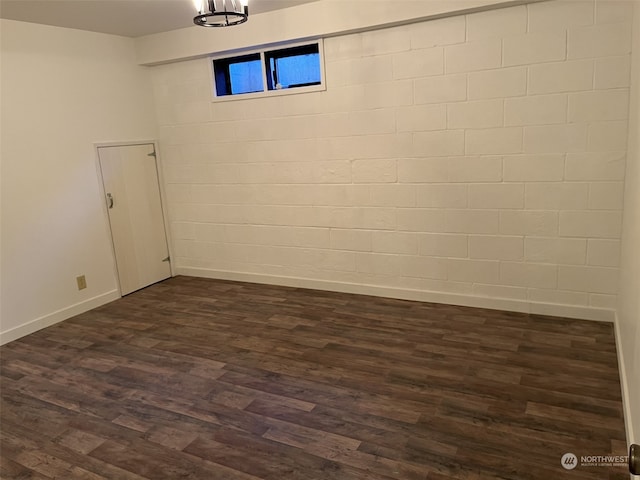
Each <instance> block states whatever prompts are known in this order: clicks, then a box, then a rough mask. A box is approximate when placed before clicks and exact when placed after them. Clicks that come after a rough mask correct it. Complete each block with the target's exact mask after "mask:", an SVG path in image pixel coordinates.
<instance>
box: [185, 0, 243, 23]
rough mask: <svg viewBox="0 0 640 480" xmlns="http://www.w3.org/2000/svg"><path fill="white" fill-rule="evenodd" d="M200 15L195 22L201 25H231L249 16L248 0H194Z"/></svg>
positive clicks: (195, 18) (241, 21)
mask: <svg viewBox="0 0 640 480" xmlns="http://www.w3.org/2000/svg"><path fill="white" fill-rule="evenodd" d="M194 3H195V5H196V9H197V10H198V15H196V16H195V17H194V18H193V23H195V24H196V25H200V26H201V27H231V26H232V25H239V24H241V23H244V22H246V21H247V19H248V18H249V5H248V3H249V1H248V0H194Z"/></svg>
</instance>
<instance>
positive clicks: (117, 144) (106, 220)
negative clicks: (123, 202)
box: [93, 140, 176, 297]
mask: <svg viewBox="0 0 640 480" xmlns="http://www.w3.org/2000/svg"><path fill="white" fill-rule="evenodd" d="M135 145H153V149H154V151H155V152H156V157H155V159H156V171H157V172H158V188H159V189H160V208H161V209H162V220H163V223H164V236H165V238H166V241H167V248H168V250H169V258H170V260H169V269H170V272H171V276H172V277H175V276H176V272H175V266H174V264H173V259H174V258H175V257H174V256H173V242H172V239H171V234H170V229H169V215H168V212H167V205H168V202H167V195H166V189H165V183H164V172H163V169H162V160H161V156H160V150H159V149H158V142H157V141H156V140H136V141H128V142H94V144H93V151H94V161H95V167H96V175H97V176H98V194H99V195H100V198H99V200H100V205H101V209H102V216H103V221H104V226H105V229H106V232H107V234H108V236H109V245H111V263H112V265H113V275H114V278H115V280H116V285H117V286H118V295H119V296H120V297H122V288H121V286H120V277H119V275H118V264H117V262H116V250H115V246H114V245H113V232H112V231H111V222H110V221H109V212H108V211H107V203H106V202H105V197H106V192H105V190H104V179H103V177H102V168H101V167H100V151H99V148H100V147H131V146H135Z"/></svg>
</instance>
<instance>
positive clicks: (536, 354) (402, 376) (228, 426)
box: [0, 277, 629, 480]
mask: <svg viewBox="0 0 640 480" xmlns="http://www.w3.org/2000/svg"><path fill="white" fill-rule="evenodd" d="M0 353H1V359H2V370H1V375H2V376H1V382H2V383H1V387H2V404H1V408H2V410H1V420H2V424H1V441H2V443H1V458H2V462H1V470H0V476H1V477H2V478H3V479H17V478H20V479H22V478H25V479H26V478H33V479H51V478H56V479H65V480H67V479H104V478H109V479H142V478H147V479H154V480H155V479H206V480H217V479H221V480H223V479H224V480H250V479H252V480H257V479H269V480H280V479H283V480H288V479H291V480H302V479H304V480H309V479H323V480H324V479H327V480H336V479H354V480H355V479H358V480H360V479H370V480H382V479H402V480H405V479H406V480H413V479H428V480H446V479H466V480H479V479H514V480H526V479H544V480H547V479H563V478H567V479H570V478H581V479H594V480H595V479H598V480H601V479H625V480H628V478H629V477H628V473H625V472H626V469H625V468H624V467H586V466H578V467H577V468H576V469H575V470H571V471H569V470H565V469H563V468H562V467H561V465H560V457H561V456H562V455H563V454H564V453H566V452H572V453H574V454H576V455H577V456H578V458H580V456H581V455H605V454H611V453H616V454H619V455H625V454H626V445H625V433H624V423H623V417H622V405H621V395H620V385H619V380H618V370H617V361H616V350H615V343H614V337H613V328H612V325H611V324H607V323H597V322H588V321H578V320H569V319H562V318H551V317H544V316H534V315H525V314H517V313H507V312H499V311H492V310H481V309H473V308H464V307H455V306H446V305H436V304H428V303H418V302H409V301H401V300H391V299H382V298H374V297H367V296H357V295H347V294H338V293H329V292H320V291H311V290H303V289H295V288H285V287H275V286H265V285H253V284H244V283H236V282H227V281H216V280H207V279H201V278H190V277H176V278H173V279H170V280H168V281H165V282H163V283H160V284H157V285H154V286H151V287H149V288H147V289H145V290H142V291H139V292H137V293H134V294H132V295H130V296H127V297H125V298H122V299H120V300H117V301H115V302H113V303H110V304H108V305H105V306H103V307H101V308H98V309H95V310H93V311H90V312H87V313H85V314H83V315H79V316H77V317H75V318H72V319H70V320H67V321H65V322H62V323H60V324H57V325H55V326H53V327H50V328H47V329H45V330H41V331H39V332H37V333H35V334H32V335H29V336H27V337H25V338H22V339H20V340H18V341H15V342H12V343H10V344H7V345H5V346H3V347H2V348H1V350H0Z"/></svg>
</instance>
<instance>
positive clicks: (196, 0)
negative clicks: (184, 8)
mask: <svg viewBox="0 0 640 480" xmlns="http://www.w3.org/2000/svg"><path fill="white" fill-rule="evenodd" d="M204 2H205V0H193V6H194V7H196V10H197V11H198V13H204Z"/></svg>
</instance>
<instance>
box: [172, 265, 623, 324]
mask: <svg viewBox="0 0 640 480" xmlns="http://www.w3.org/2000/svg"><path fill="white" fill-rule="evenodd" d="M176 275H189V276H192V277H205V278H216V279H221V280H235V281H239V282H251V283H266V284H270V285H282V286H286V287H300V288H311V289H315V290H328V291H331V292H342V293H357V294H361V295H372V296H374V297H389V298H399V299H402V300H416V301H419V302H433V303H446V304H450V305H461V306H465V307H477V308H489V309H493V310H506V311H510V312H522V313H534V314H538V315H550V316H557V317H567V318H577V319H581V320H594V321H602V322H613V321H614V315H615V312H614V311H613V310H607V309H601V308H593V307H581V306H575V305H559V304H558V305H557V304H553V303H539V302H529V301H525V300H513V299H508V298H489V297H478V296H474V295H464V294H459V293H446V292H432V291H425V290H411V289H404V288H394V287H381V286H378V285H362V284H358V283H346V282H333V281H328V280H314V279H312V278H298V277H284V276H277V275H265V274H260V273H244V272H229V271H224V270H211V269H207V268H193V267H177V268H176Z"/></svg>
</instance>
